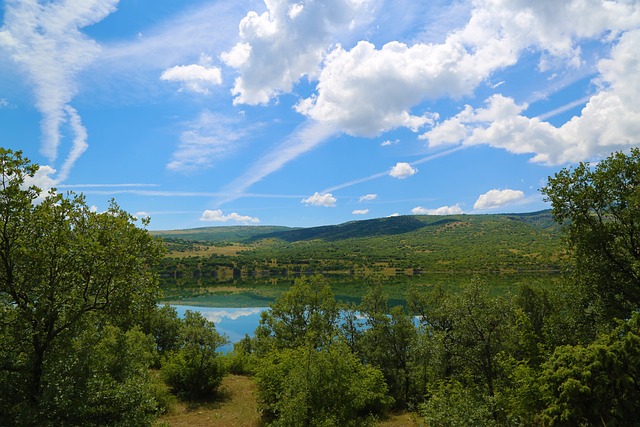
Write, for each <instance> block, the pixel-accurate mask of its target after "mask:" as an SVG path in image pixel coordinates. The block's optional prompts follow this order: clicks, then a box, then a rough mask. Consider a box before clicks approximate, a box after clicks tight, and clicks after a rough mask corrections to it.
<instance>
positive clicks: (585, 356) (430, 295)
mask: <svg viewBox="0 0 640 427" xmlns="http://www.w3.org/2000/svg"><path fill="white" fill-rule="evenodd" d="M636 171H638V172H640V152H639V151H638V150H633V151H632V152H631V154H630V155H629V156H625V155H622V154H616V155H614V156H612V157H611V158H609V159H607V160H605V161H603V162H601V163H600V164H599V165H598V166H597V167H596V168H595V169H593V170H592V169H590V168H589V166H588V165H580V167H579V168H578V169H577V170H576V171H573V172H572V171H568V170H564V171H562V172H560V173H559V174H558V175H556V177H555V178H552V179H550V181H549V185H548V186H547V187H546V188H545V189H544V191H545V194H547V196H548V197H549V198H550V199H551V200H552V202H553V203H554V212H555V214H556V215H558V220H560V221H563V222H565V223H568V224H569V225H568V227H569V235H568V237H569V243H570V245H571V246H570V247H571V248H572V249H573V250H572V253H571V256H572V257H573V259H572V265H574V266H577V267H578V268H579V271H577V272H576V274H575V275H573V276H571V277H570V278H569V279H568V280H567V283H566V284H565V285H564V286H560V287H557V288H538V287H534V286H528V285H523V286H521V287H520V288H519V289H518V291H517V293H506V294H503V295H500V296H493V295H491V294H490V289H489V288H488V287H487V286H486V284H485V283H483V282H482V281H481V280H476V281H473V282H471V283H468V284H467V286H465V287H464V288H463V289H462V290H461V291H460V292H449V291H445V290H444V289H442V288H440V287H438V286H418V287H414V288H413V289H412V290H411V291H410V292H409V294H408V295H407V306H406V307H405V306H396V307H389V305H388V302H387V298H386V296H385V294H384V292H383V291H382V288H381V287H380V286H379V285H378V286H372V287H370V289H369V291H368V293H367V294H366V295H365V296H364V298H363V299H362V302H361V303H360V304H359V305H358V306H355V305H354V304H349V305H345V304H339V303H337V302H336V300H335V298H334V297H333V295H332V294H331V292H330V289H329V288H328V287H326V286H324V285H323V283H322V282H323V278H322V277H321V276H313V277H311V278H310V279H300V280H298V281H297V283H296V285H295V286H294V287H292V288H291V290H290V291H289V292H286V293H285V294H283V296H282V297H281V298H280V299H278V300H276V302H275V303H274V304H273V305H272V307H271V309H270V310H269V311H268V312H265V313H264V314H263V317H262V320H261V322H260V326H259V327H258V329H257V330H256V334H255V337H254V338H252V339H249V338H247V339H245V340H244V341H243V343H242V345H239V346H237V347H236V350H235V354H234V356H233V357H234V358H236V359H238V360H240V359H241V360H242V361H243V366H244V367H245V368H247V367H248V368H249V370H252V371H253V372H254V373H255V375H256V379H257V382H258V385H259V390H260V392H259V396H260V399H261V404H262V408H263V411H264V414H265V416H266V420H267V421H269V422H271V423H272V424H273V425H286V426H294V425H347V424H349V423H351V424H354V425H360V424H362V423H365V422H367V420H371V419H372V417H373V418H375V417H384V415H385V412H386V411H387V410H388V409H389V408H390V407H395V408H396V409H409V410H411V409H413V410H416V411H417V413H418V414H419V415H420V416H421V417H422V418H423V419H424V421H425V423H426V424H427V425H434V426H467V425H478V426H515V425H518V426H579V425H584V426H588V425H594V426H595V425H607V426H622V425H624V426H633V425H640V421H638V420H640V388H639V387H638V381H640V376H639V372H638V366H639V363H640V360H639V355H640V350H639V349H640V315H639V314H638V313H637V309H638V304H639V303H640V301H637V300H636V299H635V295H636V293H637V292H638V287H637V284H636V283H635V282H634V281H633V280H634V277H633V276H632V275H631V273H627V272H625V271H619V269H623V270H627V269H628V270H630V271H631V272H633V271H636V270H637V266H636V262H637V259H636V257H635V255H634V254H636V253H637V249H636V247H635V246H634V245H635V243H636V237H635V233H636V229H635V224H636V223H638V222H640V210H638V209H637V206H636V204H635V201H634V200H635V198H636V194H637V192H638V191H640V190H637V188H638V186H637V183H638V182H640V174H639V176H638V177H636ZM605 178H606V179H605ZM636 178H638V179H636ZM614 183H615V184H616V185H620V184H621V183H624V191H623V190H613V191H612V190H611V188H610V187H611V185H613V184H614ZM581 191H584V194H583V193H581ZM599 193H602V194H599ZM627 199H629V200H627ZM578 205H579V206H578ZM589 263H591V265H589V266H587V265H586V264H589ZM591 297H595V298H594V299H592V300H591V301H590V300H589V299H590V298H591ZM612 325H613V326H612ZM336 354H339V355H340V357H336V358H333V357H332V355H336ZM343 365H351V366H352V367H351V368H350V369H345V370H343V369H342V366H343ZM363 370H364V371H363ZM366 370H369V375H371V377H370V378H371V379H370V380H369V381H367V380H365V379H360V380H359V382H360V384H361V387H360V388H359V390H357V391H356V394H355V395H354V394H352V393H353V391H352V389H351V384H353V381H354V379H353V378H354V376H355V377H357V376H358V375H364V374H363V373H364V372H365V371H366ZM365 377H366V375H365ZM365 377H363V378H365ZM337 378H340V380H339V381H336V379H337ZM375 378H378V379H377V380H374V379H375ZM372 381H373V382H375V383H377V386H376V387H377V390H380V389H384V390H385V392H386V397H387V399H388V400H386V401H385V400H384V399H383V397H382V396H379V395H378V396H377V397H375V400H374V401H371V402H369V403H368V404H366V405H365V406H363V407H353V405H351V404H350V403H349V404H348V403H347V402H344V401H335V400H334V399H333V398H332V396H335V395H339V394H340V395H345V396H353V397H351V398H350V399H348V400H349V402H361V400H359V398H358V393H364V396H369V397H371V396H372V394H371V393H372V391H371V389H367V387H368V386H369V385H371V384H373V382H372ZM380 381H383V382H382V383H381V382H380ZM350 393H351V394H350ZM390 405H391V406H390Z"/></svg>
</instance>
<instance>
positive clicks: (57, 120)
mask: <svg viewBox="0 0 640 427" xmlns="http://www.w3.org/2000/svg"><path fill="white" fill-rule="evenodd" d="M117 4H118V0H83V1H80V0H68V1H51V2H43V3H41V2H38V1H36V0H24V1H11V2H7V3H5V10H4V25H3V27H2V28H1V29H0V48H2V49H4V50H6V51H7V52H8V58H10V59H11V60H12V61H14V62H15V63H16V64H17V65H18V66H19V67H20V68H21V69H22V70H24V72H25V75H26V77H27V79H28V81H29V83H30V85H31V86H32V88H33V92H34V95H35V98H36V108H37V109H38V111H40V113H41V114H42V122H41V130H42V146H41V151H42V154H43V155H45V156H46V157H47V158H48V160H49V161H50V162H52V163H54V162H55V161H56V159H57V157H58V154H59V149H60V145H61V140H62V139H63V134H62V127H63V125H65V124H67V125H69V128H70V129H71V131H72V133H73V136H72V142H71V148H70V149H69V151H68V154H67V157H66V160H65V161H64V163H63V164H62V167H61V168H60V170H59V174H58V176H57V177H56V181H58V182H59V181H63V180H64V179H66V178H67V177H68V175H69V172H70V171H71V168H72V167H73V164H74V163H75V162H76V161H77V160H78V158H79V157H80V156H81V155H82V153H83V152H84V151H85V150H86V148H87V146H88V145H87V132H86V129H85V127H84V126H83V125H82V121H81V119H80V115H79V114H78V112H77V111H76V110H75V109H74V108H73V107H71V106H70V105H69V103H70V102H71V100H72V99H73V98H74V96H75V95H76V94H77V91H78V87H77V83H76V78H77V76H78V73H79V72H80V71H82V70H83V69H85V68H86V67H87V66H88V65H89V64H90V63H91V62H92V61H94V60H95V59H96V58H97V57H98V55H99V53H100V46H99V45H98V44H97V43H96V42H95V41H94V40H92V39H90V38H89V37H87V36H86V35H85V34H84V33H82V32H81V29H82V28H84V27H87V26H89V25H92V24H95V23H97V22H99V21H101V20H102V19H104V18H105V17H106V16H108V15H109V14H111V13H112V12H113V11H115V10H116V5H117Z"/></svg>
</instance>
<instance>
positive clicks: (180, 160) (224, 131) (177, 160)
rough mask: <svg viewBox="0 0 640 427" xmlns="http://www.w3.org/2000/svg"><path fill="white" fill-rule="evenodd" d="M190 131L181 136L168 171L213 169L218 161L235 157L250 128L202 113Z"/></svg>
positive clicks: (232, 120)
mask: <svg viewBox="0 0 640 427" xmlns="http://www.w3.org/2000/svg"><path fill="white" fill-rule="evenodd" d="M186 127H187V130H185V131H183V132H182V133H181V134H180V144H179V145H178V148H177V150H176V151H175V152H174V153H173V154H172V155H171V161H170V162H169V163H168V164H167V169H170V170H174V171H179V172H192V171H196V170H200V169H206V168H209V167H211V166H212V164H213V163H214V161H215V160H217V159H221V158H224V157H226V156H228V155H229V154H231V153H233V152H234V151H235V150H236V149H237V148H238V147H239V145H240V142H239V141H241V140H242V139H243V138H245V137H246V136H247V134H248V133H249V132H250V130H251V129H250V127H249V128H248V127H243V126H242V122H241V121H240V120H239V119H231V118H229V117H225V116H222V115H220V114H215V113H212V112H210V111H203V112H202V113H200V116H199V117H198V118H197V119H196V120H194V121H193V122H190V123H187V124H186Z"/></svg>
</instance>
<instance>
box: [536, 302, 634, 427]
mask: <svg viewBox="0 0 640 427" xmlns="http://www.w3.org/2000/svg"><path fill="white" fill-rule="evenodd" d="M639 380H640V314H638V313H634V314H633V315H632V317H631V318H630V319H629V320H627V321H625V322H620V324H619V326H618V327H617V328H615V329H614V330H613V331H611V332H609V333H607V334H603V335H601V336H600V337H599V338H598V339H597V340H596V341H595V342H593V343H591V344H588V345H576V346H570V345H567V346H560V347H558V348H556V350H555V352H554V353H553V355H552V356H551V357H550V358H549V360H548V361H547V362H545V364H544V365H543V371H542V374H541V376H540V380H539V383H540V384H541V386H540V389H541V397H542V400H543V402H544V409H543V411H542V415H543V419H544V421H545V423H546V424H548V425H554V426H576V425H606V426H634V425H635V426H637V425H640V421H639V420H638V414H640V387H639V386H638V384H639Z"/></svg>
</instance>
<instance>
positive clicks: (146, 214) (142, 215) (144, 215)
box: [94, 206, 150, 219]
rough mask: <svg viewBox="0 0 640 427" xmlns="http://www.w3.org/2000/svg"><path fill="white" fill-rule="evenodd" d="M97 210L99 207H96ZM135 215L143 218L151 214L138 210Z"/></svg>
mask: <svg viewBox="0 0 640 427" xmlns="http://www.w3.org/2000/svg"><path fill="white" fill-rule="evenodd" d="M94 207H95V206H94ZM96 210H97V208H96ZM133 216H135V217H136V218H138V219H141V218H149V216H150V215H149V214H148V213H147V212H144V211H140V212H136V213H135V215H133Z"/></svg>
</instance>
